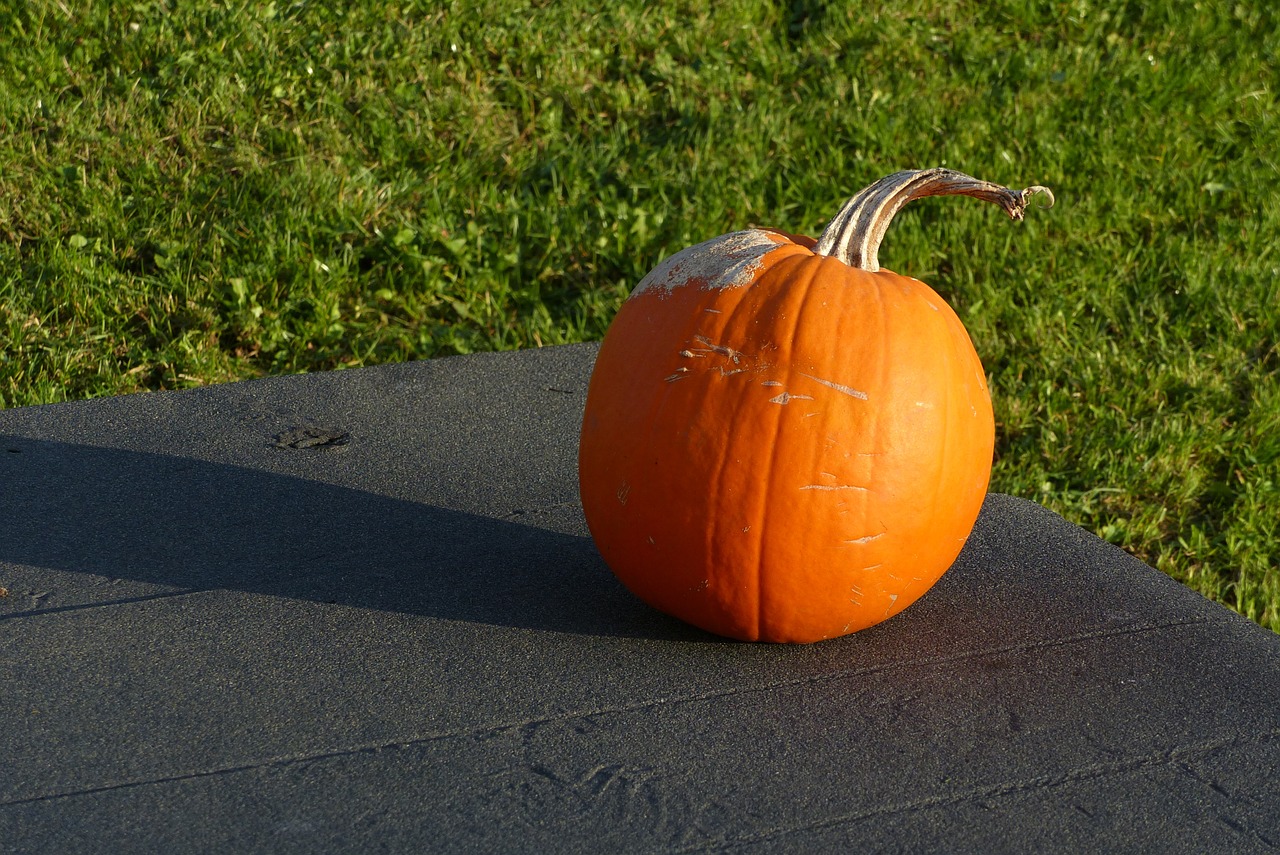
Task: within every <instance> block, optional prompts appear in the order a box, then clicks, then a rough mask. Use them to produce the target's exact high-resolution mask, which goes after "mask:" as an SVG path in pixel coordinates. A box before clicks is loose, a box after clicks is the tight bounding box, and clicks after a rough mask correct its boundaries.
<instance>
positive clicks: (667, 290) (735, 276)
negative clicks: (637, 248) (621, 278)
mask: <svg viewBox="0 0 1280 855" xmlns="http://www.w3.org/2000/svg"><path fill="white" fill-rule="evenodd" d="M779 246H780V244H779V243H778V242H777V241H776V240H774V239H773V238H771V237H770V236H769V235H768V234H767V233H766V232H763V231H760V230H759V229H747V230H745V231H740V232H730V233H729V234H727V235H721V236H720V237H715V238H712V239H711V240H708V241H703V242H702V243H700V244H698V245H696V246H691V247H688V248H686V249H682V250H681V251H680V252H677V253H676V254H675V255H673V256H671V257H670V258H668V259H667V260H666V261H664V262H662V263H661V264H659V265H658V266H657V267H655V268H654V269H653V270H652V271H650V273H649V275H648V276H646V277H644V279H641V280H640V284H639V285H637V286H636V287H635V290H634V291H632V292H631V296H632V297H637V296H640V295H641V294H647V293H657V294H658V295H659V296H660V297H665V296H668V295H670V294H671V292H672V291H674V290H675V289H677V288H683V287H687V286H695V287H701V288H703V289H706V290H720V289H723V288H740V287H742V286H744V285H749V284H751V282H752V281H753V280H754V279H755V277H756V274H757V272H759V270H760V267H761V258H763V257H764V255H765V254H767V253H768V252H770V251H772V250H775V249H777V248H778V247H779Z"/></svg>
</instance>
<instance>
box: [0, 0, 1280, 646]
mask: <svg viewBox="0 0 1280 855" xmlns="http://www.w3.org/2000/svg"><path fill="white" fill-rule="evenodd" d="M1278 43H1280V38H1278V36H1277V27H1276V19H1275V13H1274V12H1272V11H1271V10H1270V8H1269V7H1268V6H1266V5H1265V4H1263V3H1262V2H1242V3H1236V4H1209V3H1204V4H1198V5H1197V4H1185V3H1173V2H1157V3H1147V4H1139V3H1136V2H1131V3H1118V4H1105V5H1103V4H1093V3H1088V2H1083V0H1080V2H1029V0H1003V2H990V3H988V2H967V0H936V2H906V3H864V4H856V5H855V6H852V7H846V6H845V5H843V4H826V3H819V2H812V3H805V2H795V3H777V4H757V3H746V2H734V0H729V2H722V3H718V4H715V5H714V7H713V8H712V9H709V10H708V9H705V8H703V4H692V3H673V2H649V3H644V4H639V3H618V4H611V5H610V6H609V7H608V8H607V9H604V10H601V9H598V8H596V6H595V5H593V4H586V3H581V2H563V3H552V2H546V3H536V2H534V3H530V2H465V3H464V2H456V3H439V2H421V3H415V2H404V3H392V4H367V3H355V4H347V5H345V6H344V5H343V4H319V3H314V2H297V3H246V2H213V0H200V2H190V3H183V2H177V0H172V2H169V3H164V2H130V3H121V2H111V3H98V4H88V3H85V2H65V0H64V2H56V0H54V2H48V0H32V2H21V3H20V2H17V0H0V404H3V405H4V406H20V405H27V404H33V403H40V402H47V401H56V400H63V399H67V398H83V397H89V396H94V395H106V394H120V393H124V392H131V391H137V390H144V389H160V388H181V387H185V386H191V385H199V384H204V383H209V382H219V381H225V380H232V379H239V378H245V377H253V376H260V375H263V374H276V373H288V372H296V371H311V370H321V369H335V368H343V367H348V366H357V365H368V364H375V363H380V362H387V361H395V360H405V359H418V358H425V357H430V356H436V355H441V354H448V353H461V352H468V351H472V350H483V349H505V348H520V347H530V346H539V345H546V344H555V343H560V342H569V341H578V340H584V339H592V338H598V337H599V336H601V335H602V334H603V332H604V329H605V328H606V327H607V324H608V321H609V319H610V318H611V317H612V315H613V313H614V311H616V308H617V306H618V305H619V303H620V301H621V299H622V298H623V297H624V296H625V294H626V293H627V291H628V290H629V289H630V287H632V286H633V285H634V284H635V283H636V282H637V281H639V279H640V278H641V277H642V276H643V275H644V273H645V272H647V270H649V269H650V268H651V267H653V266H654V265H655V264H656V263H657V262H658V261H659V260H660V259H661V258H663V257H664V256H666V255H669V254H671V253H672V252H674V251H676V250H678V249H680V248H682V247H684V246H687V245H689V244H691V243H695V242H697V241H700V240H703V239H705V238H707V237H710V236H712V235H715V234H719V233H723V232H725V231H729V230H732V229H735V228H740V227H743V226H745V225H749V224H763V225H771V226H776V227H779V228H782V229H785V230H788V231H793V232H804V233H809V234H814V233H816V232H817V231H818V230H819V229H820V228H821V226H822V225H823V224H824V223H825V221H826V219H827V218H828V217H829V216H830V214H831V213H833V212H834V211H835V210H836V208H837V207H838V206H839V204H840V202H842V201H843V199H844V198H845V197H847V195H849V194H850V193H852V192H853V191H855V190H857V189H858V188H859V187H861V186H863V185H865V184H867V183H869V182H870V181H872V180H874V179H875V178H877V177H879V176H881V175H883V174H886V173H888V172H891V171H893V170H895V169H899V168H908V167H923V166H931V165H939V164H942V165H948V166H952V167H955V168H959V169H963V170H964V171H967V172H970V173H972V174H975V175H978V176H981V177H985V178H989V179H992V180H996V181H1000V182H1002V183H1007V184H1011V185H1015V186H1023V185H1025V184H1030V183H1042V184H1048V185H1050V186H1051V187H1053V189H1054V191H1055V193H1056V194H1057V196H1058V198H1059V204H1058V206H1057V207H1055V208H1054V209H1053V210H1052V211H1049V212H1045V211H1032V212H1031V214H1030V215H1029V217H1028V220H1027V221H1026V222H1025V223H1022V224H1018V225H1014V224H1010V223H1008V222H1004V221H1001V220H1000V218H999V214H998V212H996V211H994V209H989V208H988V207H987V206H981V205H977V204H974V203H971V202H965V201H962V200H955V199H942V200H927V201H924V202H920V203H917V204H916V205H914V206H912V207H911V208H908V209H907V210H906V211H904V212H903V214H902V215H900V217H899V219H898V221H897V222H896V223H895V225H894V227H893V228H892V229H891V231H890V234H889V236H888V238H887V240H886V242H885V245H884V248H883V250H882V253H881V260H882V263H883V264H884V265H885V266H886V267H889V268H891V269H894V270H898V271H899V272H903V273H908V274H910V275H914V276H917V277H919V278H921V279H924V280H925V281H928V282H930V283H931V284H933V285H934V286H935V287H936V288H937V289H938V290H939V292H940V293H942V294H943V296H944V297H946V298H947V299H948V300H949V301H951V302H952V304H953V305H955V306H956V307H957V310H958V311H959V312H960V314H961V317H962V318H963V319H964V320H965V323H966V324H967V325H968V327H969V329H970V331H971V333H972V335H973V338H974V341H975V344H976V346H977V348H978V351H979V353H980V354H981V355H982V356H983V360H984V363H985V365H986V367H987V370H988V372H989V373H990V374H991V376H992V383H993V395H994V398H995V403H996V412H997V419H998V422H999V425H998V432H999V439H998V448H997V461H996V468H995V473H994V481H993V488H994V489H998V490H1001V491H1005V492H1010V493H1014V494H1017V495H1023V496H1027V497H1029V498H1032V499H1035V500H1037V501H1039V502H1042V503H1043V504H1045V505H1047V506H1048V507H1050V508H1052V509H1054V510H1056V511H1058V512H1059V513H1062V514H1063V515H1064V516H1066V517H1068V518H1069V519H1071V520H1073V521H1075V522H1078V523H1080V524H1081V525H1083V526H1085V527H1086V528H1089V529H1090V530H1093V531H1096V532H1098V533H1099V534H1100V535H1102V536H1103V537H1105V538H1107V539H1108V540H1111V541H1112V542H1115V543H1117V544H1120V545H1122V546H1124V547H1125V548H1126V549H1128V550H1130V551H1132V552H1134V553H1135V554H1137V555H1138V556H1140V557H1141V558H1143V559H1144V560H1147V561H1149V562H1151V563H1153V564H1154V565H1156V566H1157V567H1159V568H1160V569H1162V570H1164V571H1165V572H1167V573H1169V574H1170V575H1172V576H1174V577H1175V578H1178V579H1180V580H1182V581H1185V582H1187V583H1188V584H1190V585H1192V586H1193V587H1195V588H1197V589H1198V590H1200V591H1202V592H1204V593H1205V594H1207V595H1208V596H1211V597H1213V598H1215V599H1218V600H1219V601H1221V602H1223V603H1226V604H1227V605H1229V606H1231V607H1232V608H1235V609H1237V610H1239V611H1240V612H1241V613H1242V614H1245V615H1247V616H1248V617H1250V618H1252V619H1253V620H1256V621H1258V622H1260V623H1262V624H1263V625H1265V626H1269V627H1271V628H1273V629H1277V630H1280V546H1278V545H1277V544H1280V538H1277V530H1276V529H1277V522H1276V520H1277V513H1276V511H1275V508H1276V507H1277V506H1278V505H1280V488H1278V487H1277V484H1278V483H1280V344H1278V342H1280V311H1278V310H1277V306H1278V304H1280V284H1278V283H1280V257H1278V256H1277V250H1276V249H1275V248H1274V247H1275V244H1276V237H1277V235H1278V234H1280V228H1278V226H1280V210H1278V204H1280V203H1277V194H1276V192H1275V182H1276V180H1277V157H1278V156H1280V155H1278V152H1280V126H1278V123H1277V108H1276V92H1275V81H1276V80H1277V79H1280V78H1278V77H1277V46H1278Z"/></svg>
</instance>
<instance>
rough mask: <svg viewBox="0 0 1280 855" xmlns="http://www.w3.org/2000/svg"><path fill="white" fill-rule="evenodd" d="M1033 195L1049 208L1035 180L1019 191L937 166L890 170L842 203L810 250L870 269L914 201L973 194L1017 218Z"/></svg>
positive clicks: (877, 265)
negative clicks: (891, 228) (889, 233)
mask: <svg viewBox="0 0 1280 855" xmlns="http://www.w3.org/2000/svg"><path fill="white" fill-rule="evenodd" d="M1036 193H1044V194H1045V195H1046V196H1047V197H1048V204H1046V205H1045V207H1046V208H1052V207H1053V192H1052V191H1051V190H1050V189H1049V188H1048V187H1041V186H1040V185H1038V184H1037V185H1034V186H1031V187H1028V188H1027V189H1025V190H1021V191H1018V190H1010V189H1009V188H1008V187H1001V186H1000V185H999V184H992V183H991V182H990V181H980V180H979V179H977V178H973V177H971V176H969V175H965V174H964V173H963V172H956V171H954V170H951V169H943V168H941V167H937V168H934V169H918V170H917V169H909V170H905V171H903V172H895V173H894V174H893V175H890V176H887V177H885V178H881V179H880V180H879V181H877V182H876V183H875V184H872V185H871V186H870V187H868V188H866V189H865V190H863V191H862V192H861V193H859V194H858V195H856V196H854V197H853V198H852V199H850V200H849V201H848V202H846V203H845V206H844V207H843V208H841V209H840V213H838V214H836V215H835V217H834V218H833V219H832V220H831V222H830V223H828V224H827V227H826V228H825V229H823V230H822V235H821V236H820V237H819V238H818V242H817V244H816V245H815V246H814V247H813V251H814V252H815V253H817V254H818V255H829V256H832V257H834V258H838V259H840V260H841V261H843V262H844V263H845V264H847V265H849V266H850V267H857V268H860V269H862V270H867V271H870V272H875V271H877V270H879V269H880V259H879V253H880V241H882V240H884V233H885V231H886V230H887V229H888V228H889V222H890V221H891V220H892V219H893V217H894V215H895V214H897V213H898V211H900V210H902V206H903V205H905V204H907V203H908V202H910V201H912V200H913V199H920V198H922V197H924V196H972V197H973V198H975V199H982V200H983V201H985V202H991V203H993V204H996V205H999V206H1000V207H1001V208H1004V212H1005V213H1006V214H1008V215H1009V217H1010V218H1011V219H1014V220H1021V219H1022V215H1023V213H1025V211H1026V209H1027V202H1028V201H1029V200H1030V198H1031V197H1032V196H1034V195H1035V194H1036Z"/></svg>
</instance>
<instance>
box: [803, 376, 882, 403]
mask: <svg viewBox="0 0 1280 855" xmlns="http://www.w3.org/2000/svg"><path fill="white" fill-rule="evenodd" d="M800 376H801V377H808V378H809V379H810V380H812V381H813V382H815V383H821V384H822V385H823V386H826V387H827V388H829V389H835V390H836V391H837V392H843V393H845V394H846V395H848V396H850V397H852V398H857V399H858V400H859V401H865V400H867V393H866V392H859V391H858V390H857V389H854V388H853V387H852V386H845V385H843V384H840V383H834V382H832V381H830V380H823V379H822V378H821V377H814V376H813V375H812V374H805V373H804V372H801V373H800Z"/></svg>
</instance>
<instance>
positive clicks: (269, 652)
mask: <svg viewBox="0 0 1280 855" xmlns="http://www.w3.org/2000/svg"><path fill="white" fill-rule="evenodd" d="M594 354H595V349H594V347H592V346H572V347H562V348H549V349H546V350H541V351H531V352H525V353H519V354H495V355H479V356H473V357H463V358H456V359H448V360H436V361H430V362H420V363H413V364H406V365H396V366H387V367H382V368H376V369H367V370H360V371H349V372H336V373H330V374H317V375H309V376H299V377H286V378H274V379H268V380H262V381H255V382H250V383H239V384H231V385H226V386H220V387H214V388H209V389H202V390H197V391H192V392H182V393H161V394H148V395H137V396H131V397H124V398H115V399H108V400H101V401H93V402H85V403H76V404H69V405H55V406H47V407H35V408H28V409H21V410H11V411H7V412H0V586H3V587H5V588H7V589H8V592H9V593H8V595H7V596H6V597H4V598H2V599H0V688H2V691H0V851H2V852H140V853H141V852H148V853H150V852H175V853H176V852H317V853H341V852H352V853H365V852H377V851H394V852H426V851H432V852H435V851H439V852H464V851H465V852H517V851H531V852H557V853H558V852H607V853H616V852H646V851H653V852H663V851H695V852H701V851H730V852H855V851H903V852H948V853H953V852H975V853H979V852H980V853H999V852H1010V853H1024V852H1071V853H1076V852H1086V851H1105V852H1134V853H1139V852H1141V853H1145V852H1196V853H1213V852H1223V853H1228V852H1229V853H1244V852H1268V851H1272V850H1274V849H1276V848H1280V636H1275V635H1273V634H1271V633H1268V632H1265V631H1263V630H1261V629H1259V628H1257V627H1256V626H1254V625H1252V624H1250V623H1248V622H1246V621H1244V620H1242V619H1240V618H1238V617H1237V616H1235V615H1233V614H1232V613H1230V612H1228V611H1227V610H1225V609H1223V608H1221V607H1219V606H1216V605H1214V604H1212V603H1209V602H1207V601H1206V600H1204V599H1202V598H1201V597H1199V596H1198V595H1196V594H1194V593H1192V592H1190V591H1188V590H1186V589H1184V588H1182V587H1181V586H1179V585H1177V584H1176V583H1174V582H1172V581H1170V580H1168V579H1167V578H1165V577H1164V576H1163V575H1161V574H1160V573H1158V572H1156V571H1155V570H1153V569H1151V568H1149V567H1147V566H1145V565H1143V564H1141V563H1140V562H1138V561H1136V560H1134V559H1132V558H1130V557H1128V556H1126V555H1125V554H1124V553H1122V552H1120V551H1119V550H1117V549H1115V548H1113V547H1111V546H1109V545H1107V544H1106V543H1104V542H1102V541H1101V540H1099V539H1097V538H1095V537H1093V536H1092V535H1090V534H1087V533H1085V532H1084V531H1082V530H1080V529H1078V528H1076V527H1074V526H1072V525H1069V524H1067V523H1066V522H1064V521H1063V520H1062V519H1061V518H1059V517H1057V516H1056V515H1054V514H1052V513H1050V512H1049V511H1046V510H1044V509H1043V508H1041V507H1039V506H1037V505H1034V504H1032V503H1030V502H1026V501H1023V500H1020V499H1015V498H1011V497H1008V496H1001V495H993V496H991V497H990V498H989V499H988V501H987V504H986V506H985V508H984V511H983V514H982V517H981V519H980V520H979V523H978V527H977V529H976V531H975V533H974V535H973V537H972V538H971V541H970V543H969V545H968V546H967V547H966V549H965V551H964V553H963V554H962V556H961V558H960V560H959V562H958V563H957V565H956V566H955V567H954V568H953V569H952V570H951V571H950V572H949V573H948V574H947V575H946V576H945V577H944V579H943V581H942V582H941V583H940V584H939V585H938V586H937V587H936V588H934V590H932V591H931V592H930V593H929V594H927V595H926V596H925V597H924V598H923V599H922V600H921V601H919V602H918V603H916V604H915V605H914V606H912V607H911V608H909V609H907V610H906V611H905V612H904V613H903V614H901V615H900V616H898V617H897V618H894V619H893V620H891V621H889V622H887V623H885V624H882V625H881V626H879V627H875V628H873V629H870V630H867V631H865V632H862V633H859V634H856V635H854V636H851V637H847V638H844V639H839V640H836V641H831V642H825V643H822V644H817V645H811V646H807V647H785V646H770V645H746V644H738V643H732V642H724V641H721V640H718V639H715V638H712V637H710V636H707V635H704V634H702V633H700V632H698V631H696V630H693V629H690V628H687V627H685V626H683V625H681V624H678V623H677V622H675V621H673V620H670V619H668V618H666V617H664V616H662V615H659V614H657V613H655V612H653V611H651V610H649V609H648V608H647V607H646V606H644V605H643V604H641V603H639V602H638V601H636V600H634V599H633V598H632V597H631V596H630V595H629V594H628V593H627V592H626V591H625V590H623V589H622V588H621V587H620V586H619V585H618V584H617V583H616V582H615V581H614V580H613V578H612V576H611V575H610V574H609V573H608V571H607V570H606V569H605V567H604V566H603V564H602V563H601V561H600V559H599V557H598V556H597V555H596V553H595V550H594V548H593V547H592V545H591V542H590V540H589V539H588V538H587V537H586V529H585V525H584V523H583V521H582V514H581V508H580V507H579V506H578V504H577V490H576V483H575V471H574V461H575V448H576V435H577V428H578V418H579V415H580V413H581V408H582V403H583V398H584V394H585V387H586V381H587V376H588V374H589V371H590V367H591V363H592V359H593V357H594Z"/></svg>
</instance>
